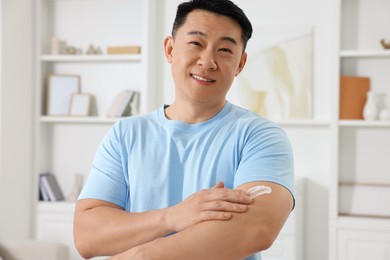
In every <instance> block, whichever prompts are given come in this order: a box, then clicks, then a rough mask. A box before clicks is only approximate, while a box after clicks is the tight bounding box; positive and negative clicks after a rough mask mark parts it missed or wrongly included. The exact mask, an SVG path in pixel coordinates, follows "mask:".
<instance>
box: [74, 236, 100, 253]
mask: <svg viewBox="0 0 390 260" xmlns="http://www.w3.org/2000/svg"><path fill="white" fill-rule="evenodd" d="M74 244H75V247H76V249H77V252H78V253H79V254H80V256H81V257H82V258H83V259H90V258H92V257H94V256H95V255H93V254H92V252H91V251H92V250H91V249H90V248H89V246H88V243H87V242H86V241H85V239H83V238H82V236H80V235H76V232H75V234H74Z"/></svg>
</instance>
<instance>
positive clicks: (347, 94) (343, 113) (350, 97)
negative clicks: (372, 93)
mask: <svg viewBox="0 0 390 260" xmlns="http://www.w3.org/2000/svg"><path fill="white" fill-rule="evenodd" d="M369 90H370V79H369V78H367V77H350V76H341V77H340V119H363V108H364V105H365V103H366V99H367V92H368V91H369Z"/></svg>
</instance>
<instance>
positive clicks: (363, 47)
mask: <svg viewBox="0 0 390 260" xmlns="http://www.w3.org/2000/svg"><path fill="white" fill-rule="evenodd" d="M336 2H337V5H338V8H339V9H338V12H339V17H340V19H339V25H338V29H337V30H338V31H339V36H340V39H339V40H340V47H339V50H340V51H339V52H338V53H337V56H338V57H337V60H338V61H336V63H337V64H339V75H349V76H364V77H369V78H370V85H371V90H373V91H375V92H377V93H383V94H384V95H385V96H386V98H387V99H386V100H385V101H384V102H385V106H386V107H387V108H390V103H389V98H390V88H389V86H390V75H389V73H388V72H389V68H390V51H389V50H384V49H383V48H382V46H381V44H380V40H381V39H382V38H386V37H389V35H390V30H389V28H390V17H389V16H388V12H389V11H390V3H389V2H388V1H385V0H375V1H366V0H337V1H336ZM336 38H337V37H336ZM335 113H337V115H336V114H335V120H334V123H332V129H333V132H334V136H335V142H334V149H335V150H334V155H333V158H332V161H334V162H335V163H334V171H332V178H331V181H332V184H331V189H330V221H329V223H330V235H329V243H330V253H329V259H337V260H352V259H354V260H363V259H376V260H389V259H390V217H383V216H382V217H381V216H375V215H372V216H362V215H354V214H348V215H343V214H342V213H341V211H340V207H341V205H342V204H343V205H344V206H345V205H350V207H351V208H352V207H353V199H354V196H355V195H352V196H351V197H349V196H346V195H345V193H342V192H341V190H340V189H341V186H343V185H342V184H345V183H348V185H352V186H353V185H361V184H362V183H363V184H364V185H366V184H368V185H370V186H372V187H373V190H372V192H375V187H382V188H383V187H388V188H389V189H390V175H389V174H388V173H389V169H390V163H389V156H388V155H389V154H390V121H379V120H375V121H364V120H339V119H338V108H337V109H336V110H335ZM370 192H371V191H370ZM377 199H378V200H381V198H380V197H378V198H377ZM382 199H387V198H382ZM364 203H367V204H368V203H369V204H370V205H367V204H366V208H369V206H371V205H375V204H376V203H377V201H376V200H372V201H365V202H363V201H361V204H362V206H361V208H362V209H363V210H364V208H365V207H364Z"/></svg>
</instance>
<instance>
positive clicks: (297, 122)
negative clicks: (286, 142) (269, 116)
mask: <svg viewBox="0 0 390 260" xmlns="http://www.w3.org/2000/svg"><path fill="white" fill-rule="evenodd" d="M274 122H275V123H277V124H278V125H280V126H283V127H302V126H304V127H328V126H330V123H329V122H328V121H318V120H289V121H283V120H280V121H278V120H276V121H274Z"/></svg>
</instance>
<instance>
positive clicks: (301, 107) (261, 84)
mask: <svg viewBox="0 0 390 260" xmlns="http://www.w3.org/2000/svg"><path fill="white" fill-rule="evenodd" d="M262 37H264V38H263V39H267V38H266V37H268V42H266V40H264V41H263V42H262V41H261V39H262ZM269 37H273V38H272V39H273V40H269ZM262 43H263V46H261V45H262ZM254 44H255V45H254V46H253V47H252V50H248V53H249V58H248V62H247V64H246V67H245V69H244V70H243V72H242V73H241V75H240V77H239V79H238V86H237V87H238V94H239V98H240V102H239V103H241V104H240V105H242V106H243V107H245V108H248V109H249V110H251V111H254V112H256V113H258V114H259V115H262V116H264V117H266V118H269V119H272V120H301V119H310V118H311V117H312V82H313V79H312V70H313V69H312V67H313V33H312V31H311V29H307V28H299V29H295V30H294V29H285V30H281V29H279V30H274V31H272V30H268V35H267V33H263V34H261V33H259V34H258V35H257V38H256V39H255V43H254ZM256 47H257V48H256ZM253 49H254V50H253Z"/></svg>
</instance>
